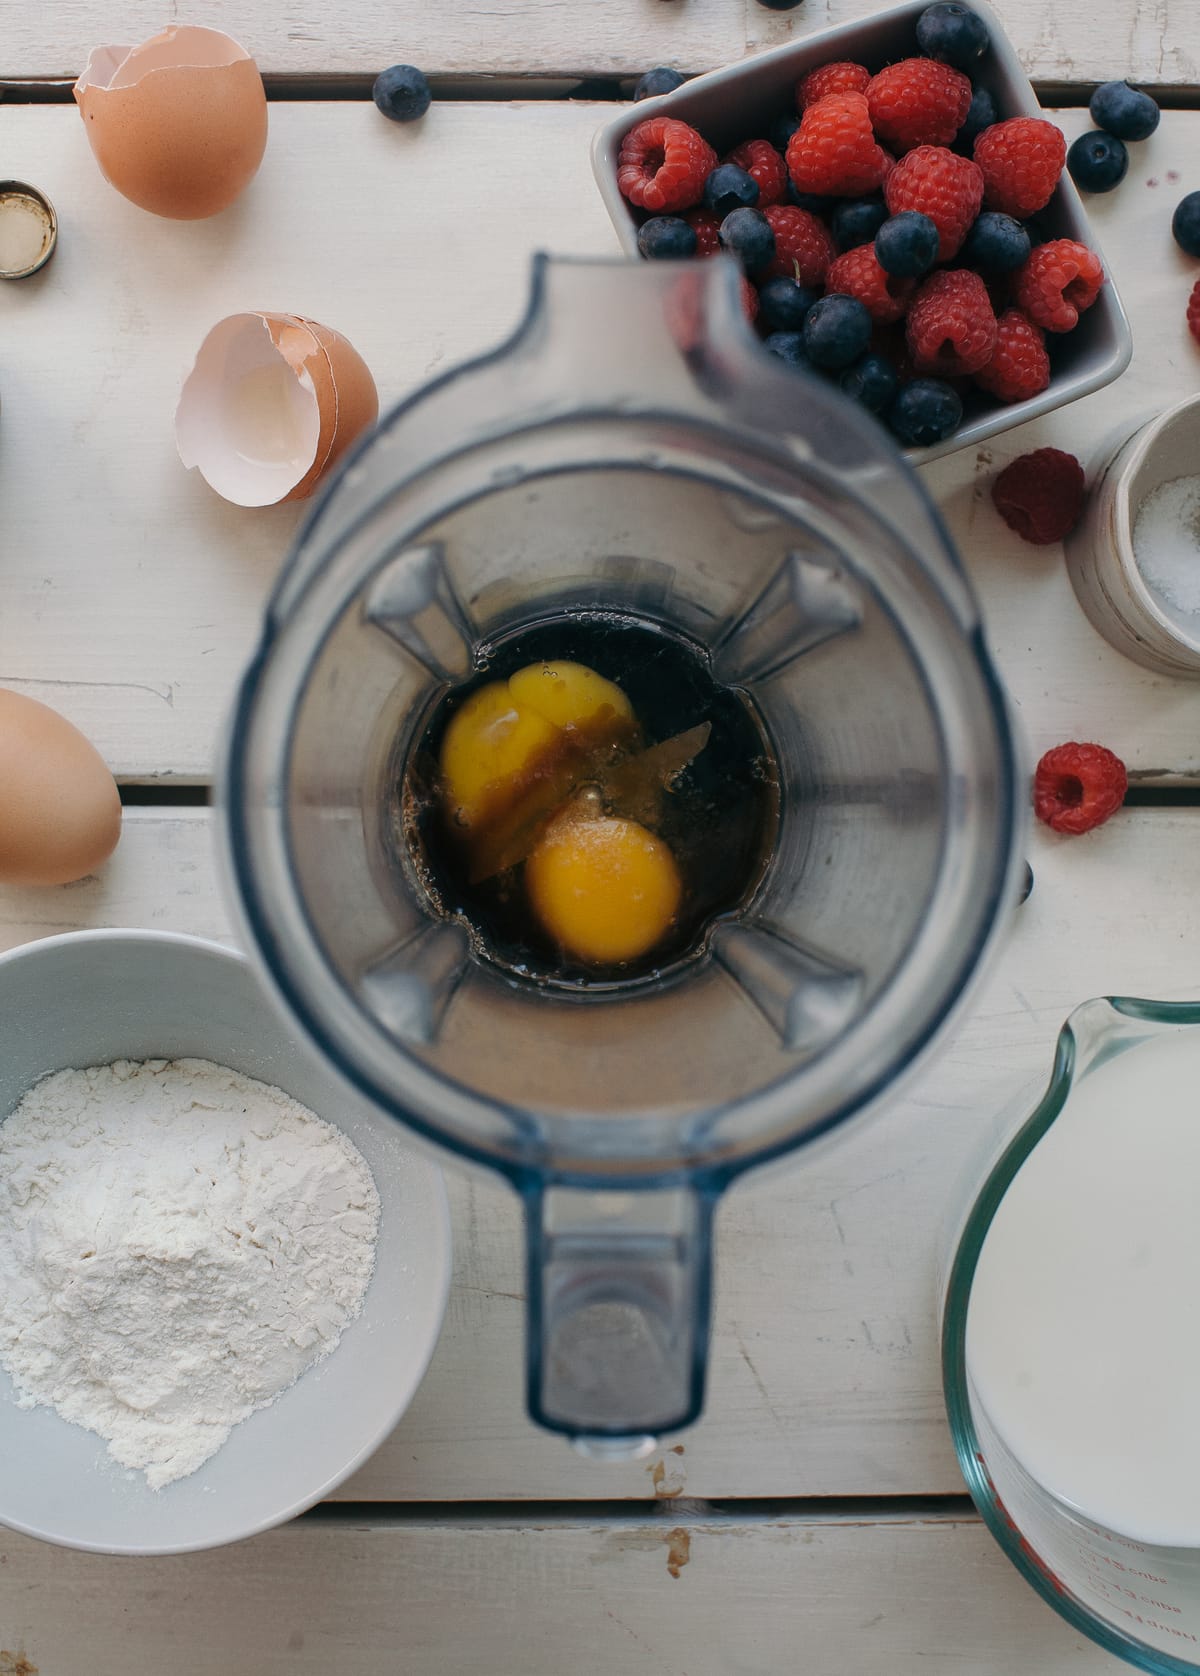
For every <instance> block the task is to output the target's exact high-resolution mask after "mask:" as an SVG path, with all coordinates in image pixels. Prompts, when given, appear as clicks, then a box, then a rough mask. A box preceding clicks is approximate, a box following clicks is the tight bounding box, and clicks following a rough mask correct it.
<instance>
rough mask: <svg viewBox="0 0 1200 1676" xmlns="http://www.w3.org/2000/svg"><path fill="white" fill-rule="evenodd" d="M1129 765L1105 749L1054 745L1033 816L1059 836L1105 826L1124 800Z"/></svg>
mask: <svg viewBox="0 0 1200 1676" xmlns="http://www.w3.org/2000/svg"><path fill="white" fill-rule="evenodd" d="M1128 788H1129V776H1128V775H1127V774H1126V772H1125V764H1124V763H1123V762H1122V761H1121V759H1120V757H1119V756H1115V755H1114V754H1113V752H1112V751H1110V750H1109V749H1108V748H1107V747H1106V746H1104V745H1081V744H1079V743H1078V742H1077V741H1076V740H1071V741H1070V743H1069V744H1066V745H1055V747H1054V749H1053V750H1051V751H1047V752H1046V754H1045V756H1044V757H1043V758H1042V760H1041V761H1040V762H1039V763H1038V765H1037V768H1036V770H1035V772H1034V776H1033V812H1034V814H1035V815H1036V816H1037V818H1038V820H1040V821H1045V823H1046V825H1047V826H1050V827H1053V828H1054V830H1055V832H1065V833H1069V834H1071V835H1072V836H1078V835H1079V833H1081V832H1090V831H1091V830H1092V828H1093V827H1095V826H1102V825H1103V824H1104V822H1105V821H1106V820H1108V818H1109V816H1110V815H1115V814H1116V812H1117V810H1118V809H1119V808H1120V807H1121V805H1122V803H1124V801H1125V793H1126V791H1127V790H1128Z"/></svg>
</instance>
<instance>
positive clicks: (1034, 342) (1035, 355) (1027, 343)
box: [975, 308, 1050, 402]
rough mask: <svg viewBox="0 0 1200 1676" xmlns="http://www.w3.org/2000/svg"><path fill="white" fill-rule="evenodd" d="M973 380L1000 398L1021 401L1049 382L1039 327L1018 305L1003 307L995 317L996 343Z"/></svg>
mask: <svg viewBox="0 0 1200 1676" xmlns="http://www.w3.org/2000/svg"><path fill="white" fill-rule="evenodd" d="M975 382H976V384H978V386H979V388H980V389H981V390H986V391H987V393H988V395H989V396H995V398H996V400H997V401H1001V402H1023V401H1025V400H1026V399H1027V398H1028V397H1030V396H1038V395H1040V394H1041V393H1042V391H1043V390H1044V389H1045V388H1046V386H1047V384H1049V382H1050V357H1049V355H1047V353H1046V344H1045V340H1044V338H1043V337H1042V333H1041V329H1040V328H1039V327H1037V326H1035V325H1034V323H1033V321H1032V320H1030V319H1029V317H1028V316H1027V315H1024V314H1022V313H1021V311H1020V309H1019V308H1007V309H1005V311H1004V313H1003V314H1002V315H1001V316H1000V318H999V319H998V320H997V321H996V347H995V349H993V350H992V358H991V360H990V361H988V362H987V364H986V365H985V366H983V367H981V368H980V369H979V371H978V372H977V373H976V374H975Z"/></svg>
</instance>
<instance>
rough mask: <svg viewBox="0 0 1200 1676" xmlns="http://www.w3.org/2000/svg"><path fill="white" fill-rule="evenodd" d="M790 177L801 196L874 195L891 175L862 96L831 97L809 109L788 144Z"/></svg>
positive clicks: (835, 94) (849, 196) (846, 196)
mask: <svg viewBox="0 0 1200 1676" xmlns="http://www.w3.org/2000/svg"><path fill="white" fill-rule="evenodd" d="M787 166H788V173H789V174H790V175H791V177H792V185H793V186H794V187H795V188H796V190H797V192H815V193H819V194H820V195H821V196H822V197H827V198H853V197H856V196H857V195H858V194H859V193H860V192H873V191H874V190H875V188H876V187H877V186H878V185H879V184H880V182H881V181H882V180H883V177H884V175H885V174H886V173H887V162H886V158H885V156H884V153H883V151H882V150H881V148H880V147H879V146H878V145H876V143H875V135H874V133H873V132H872V130H871V113H870V112H869V111H868V109H867V101H866V99H865V98H864V97H863V95H862V94H861V93H830V94H828V95H827V96H826V97H825V98H824V99H818V101H817V103H816V104H815V105H808V106H806V107H805V110H804V115H803V116H802V117H801V118H800V126H799V128H797V130H796V132H795V133H794V134H793V135H792V137H791V139H790V140H789V141H788V148H787Z"/></svg>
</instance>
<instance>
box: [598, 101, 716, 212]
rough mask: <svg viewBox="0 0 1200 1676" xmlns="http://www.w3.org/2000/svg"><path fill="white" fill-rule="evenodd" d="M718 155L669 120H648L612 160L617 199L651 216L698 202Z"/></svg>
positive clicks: (683, 126) (695, 135) (683, 125)
mask: <svg viewBox="0 0 1200 1676" xmlns="http://www.w3.org/2000/svg"><path fill="white" fill-rule="evenodd" d="M716 166H717V154H716V152H715V151H714V150H713V148H712V147H711V146H710V145H709V143H708V141H707V140H705V139H703V138H702V137H701V136H700V135H699V134H698V133H697V132H696V130H695V129H694V128H691V127H689V126H688V124H687V123H686V122H678V121H676V119H675V118H674V117H670V116H652V117H650V118H649V119H648V120H647V121H646V122H639V123H638V125H637V127H636V128H634V129H632V130H631V131H630V132H629V133H628V134H626V136H625V138H624V140H623V141H622V142H621V154H620V156H619V157H618V158H617V186H618V188H619V189H620V192H621V195H622V197H625V198H628V199H629V202H630V203H631V204H636V205H637V207H638V208H639V209H647V210H650V211H651V212H652V213H654V214H655V215H661V214H662V213H663V212H664V211H669V210H681V209H690V207H691V206H692V205H693V204H696V203H699V201H700V195H701V193H702V192H703V191H704V182H705V181H706V180H707V179H708V177H709V175H710V174H711V173H712V171H713V170H714V169H715V168H716Z"/></svg>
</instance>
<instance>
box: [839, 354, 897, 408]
mask: <svg viewBox="0 0 1200 1676" xmlns="http://www.w3.org/2000/svg"><path fill="white" fill-rule="evenodd" d="M841 385H842V389H843V390H844V391H845V392H846V394H847V395H848V396H853V398H854V400H855V401H856V402H861V403H862V405H863V406H864V407H865V408H867V409H868V410H869V411H870V412H871V413H882V412H883V410H884V408H885V407H887V405H888V403H889V402H890V401H891V400H892V398H893V396H894V395H895V394H896V391H897V389H898V388H899V386H900V379H899V376H898V374H897V372H896V369H895V367H894V366H893V365H892V363H891V362H890V361H888V360H885V359H884V357H883V356H882V355H863V356H861V357H860V358H859V359H858V360H857V361H855V362H854V363H853V364H852V365H851V366H848V367H847V368H846V370H845V372H844V373H843V374H842V377H841Z"/></svg>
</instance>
